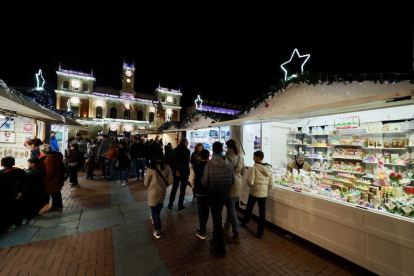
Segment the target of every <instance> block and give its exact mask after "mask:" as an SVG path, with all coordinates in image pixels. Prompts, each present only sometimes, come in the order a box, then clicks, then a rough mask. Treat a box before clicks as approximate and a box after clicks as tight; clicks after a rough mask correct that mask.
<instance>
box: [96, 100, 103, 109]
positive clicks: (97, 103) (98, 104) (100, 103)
mask: <svg viewBox="0 0 414 276" xmlns="http://www.w3.org/2000/svg"><path fill="white" fill-rule="evenodd" d="M103 104H104V102H103V101H101V100H99V101H96V106H100V107H102V106H103Z"/></svg>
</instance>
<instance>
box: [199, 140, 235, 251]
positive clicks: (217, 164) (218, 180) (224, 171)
mask: <svg viewBox="0 0 414 276" xmlns="http://www.w3.org/2000/svg"><path fill="white" fill-rule="evenodd" d="M234 178H235V176H234V170H233V167H232V165H231V163H230V162H229V161H228V160H227V159H226V158H225V157H224V156H223V144H222V143H220V142H214V144H213V158H212V159H211V161H210V162H208V163H207V164H206V167H205V168H204V174H203V178H202V179H201V184H202V185H203V186H204V187H205V188H207V200H208V202H209V206H210V210H211V215H212V217H213V228H214V230H213V239H212V240H211V241H210V254H212V255H215V256H219V257H225V256H226V245H225V244H224V239H223V225H222V220H221V213H222V211H223V206H224V203H225V202H226V200H227V198H228V197H229V194H230V189H231V186H232V185H233V183H234Z"/></svg>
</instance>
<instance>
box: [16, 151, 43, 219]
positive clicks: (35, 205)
mask: <svg viewBox="0 0 414 276" xmlns="http://www.w3.org/2000/svg"><path fill="white" fill-rule="evenodd" d="M27 166H28V169H27V170H26V171H25V172H26V176H27V184H26V185H25V187H24V189H23V192H22V199H23V204H22V208H23V210H22V217H23V221H22V223H23V224H26V223H28V222H29V220H30V219H32V218H33V217H35V216H37V215H38V214H39V211H40V210H41V209H42V208H43V206H45V204H47V203H49V195H47V194H45V193H44V191H43V178H44V177H45V174H46V173H45V171H43V170H42V169H41V161H40V160H39V158H30V159H29V160H27Z"/></svg>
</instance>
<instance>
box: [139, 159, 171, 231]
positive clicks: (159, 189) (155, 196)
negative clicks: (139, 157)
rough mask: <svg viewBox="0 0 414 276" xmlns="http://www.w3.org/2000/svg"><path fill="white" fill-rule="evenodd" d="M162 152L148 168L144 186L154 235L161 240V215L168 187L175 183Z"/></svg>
mask: <svg viewBox="0 0 414 276" xmlns="http://www.w3.org/2000/svg"><path fill="white" fill-rule="evenodd" d="M163 160H164V154H163V153H162V151H156V152H155V155H154V157H153V159H152V160H151V163H150V164H151V165H150V166H149V167H148V170H147V176H146V177H145V181H144V185H145V186H147V187H148V205H149V206H150V207H151V220H152V223H153V224H154V228H155V230H154V232H153V235H154V236H155V237H156V238H157V239H159V238H161V219H160V213H161V211H162V207H163V205H164V201H165V195H166V193H167V187H168V186H170V185H171V184H172V183H173V177H172V172H171V169H170V166H168V165H167V164H165V163H164V161H163Z"/></svg>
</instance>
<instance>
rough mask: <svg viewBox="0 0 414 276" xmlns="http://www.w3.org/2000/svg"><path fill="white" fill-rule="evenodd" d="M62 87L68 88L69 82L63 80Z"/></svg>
mask: <svg viewBox="0 0 414 276" xmlns="http://www.w3.org/2000/svg"><path fill="white" fill-rule="evenodd" d="M63 89H69V82H68V81H64V82H63Z"/></svg>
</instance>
